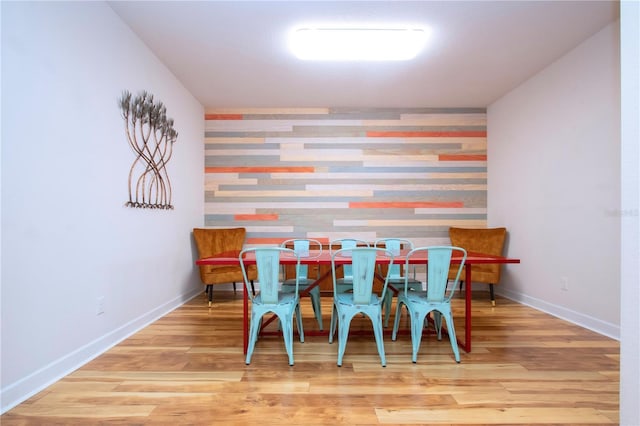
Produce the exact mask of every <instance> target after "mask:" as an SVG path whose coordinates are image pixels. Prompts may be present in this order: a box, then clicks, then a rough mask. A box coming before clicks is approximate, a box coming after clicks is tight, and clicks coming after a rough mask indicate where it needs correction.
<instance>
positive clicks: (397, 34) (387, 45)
mask: <svg viewBox="0 0 640 426" xmlns="http://www.w3.org/2000/svg"><path fill="white" fill-rule="evenodd" d="M427 38H428V32H427V30H425V29H422V28H299V29H296V30H294V31H293V32H292V33H291V37H290V48H291V51H292V52H293V53H294V55H296V56H297V57H298V58H299V59H303V60H318V61H405V60H409V59H413V58H415V56H416V55H417V54H418V52H419V51H420V50H421V49H422V48H423V47H424V45H425V44H426V41H427Z"/></svg>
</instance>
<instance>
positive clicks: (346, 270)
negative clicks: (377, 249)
mask: <svg viewBox="0 0 640 426" xmlns="http://www.w3.org/2000/svg"><path fill="white" fill-rule="evenodd" d="M338 242H339V243H340V248H341V249H351V248H354V247H358V244H360V245H361V246H366V247H369V243H367V242H366V241H364V240H358V239H356V238H343V239H340V240H335V241H333V242H331V244H330V245H329V247H331V246H333V245H334V243H338ZM349 253H350V251H345V252H344V254H343V256H349ZM342 272H343V274H344V278H345V279H348V280H350V279H352V278H353V271H352V269H351V265H344V266H343V267H342Z"/></svg>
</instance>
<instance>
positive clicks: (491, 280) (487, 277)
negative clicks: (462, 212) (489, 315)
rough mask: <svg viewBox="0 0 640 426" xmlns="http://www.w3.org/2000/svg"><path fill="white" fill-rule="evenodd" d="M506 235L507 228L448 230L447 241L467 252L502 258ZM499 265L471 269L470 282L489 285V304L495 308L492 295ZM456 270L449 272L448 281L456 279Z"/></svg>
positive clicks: (499, 269)
mask: <svg viewBox="0 0 640 426" xmlns="http://www.w3.org/2000/svg"><path fill="white" fill-rule="evenodd" d="M506 235H507V228H489V229H466V228H449V239H450V240H451V244H452V245H454V246H457V247H462V248H463V249H465V250H467V251H468V252H475V253H484V254H491V255H494V256H502V255H503V254H502V250H503V248H504V240H505V237H506ZM501 270H502V265H500V264H487V265H484V264H478V265H473V267H472V268H471V281H472V282H478V283H485V284H489V292H490V293H491V304H492V305H494V306H495V304H496V299H495V296H494V294H493V286H494V285H496V284H498V283H499V282H500V271H501ZM457 271H458V269H457V268H453V267H452V269H450V270H449V279H451V280H453V279H455V278H456V273H457ZM464 274H465V270H464V269H463V272H462V275H461V280H460V286H461V287H462V279H463V278H464V276H465V275H464Z"/></svg>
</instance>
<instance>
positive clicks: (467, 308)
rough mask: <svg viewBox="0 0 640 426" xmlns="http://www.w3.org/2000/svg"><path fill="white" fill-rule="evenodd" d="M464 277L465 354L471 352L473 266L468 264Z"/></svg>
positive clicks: (463, 345) (463, 346)
mask: <svg viewBox="0 0 640 426" xmlns="http://www.w3.org/2000/svg"><path fill="white" fill-rule="evenodd" d="M464 271H465V277H464V299H465V302H464V343H463V344H462V345H461V346H462V348H463V349H464V350H465V352H471V265H469V264H466V265H465V268H464Z"/></svg>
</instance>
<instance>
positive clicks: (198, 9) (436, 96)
mask: <svg viewBox="0 0 640 426" xmlns="http://www.w3.org/2000/svg"><path fill="white" fill-rule="evenodd" d="M109 4H110V6H111V7H112V8H113V10H114V11H115V12H116V13H117V14H118V15H119V16H120V17H121V18H122V19H123V20H124V22H125V23H126V24H128V25H129V27H131V29H132V30H133V31H134V32H135V33H136V34H137V35H138V36H139V37H140V38H141V39H142V40H143V41H144V42H145V43H146V44H147V46H149V48H150V49H151V50H152V51H153V52H154V53H155V54H156V55H157V56H158V58H159V59H160V60H161V61H162V62H163V63H164V64H166V66H167V67H169V69H170V70H171V71H172V72H173V73H174V74H175V75H176V77H177V78H178V79H179V80H180V81H181V82H182V83H183V84H184V85H185V87H186V88H187V89H188V90H189V91H190V92H191V93H192V94H193V95H194V96H195V97H196V98H197V99H198V100H199V101H200V102H201V103H202V105H203V106H204V107H205V108H221V107H227V108H236V107H342V108H349V107H358V108H366V107H485V106H487V105H489V104H491V103H492V102H493V101H495V100H496V99H498V98H500V97H501V96H503V95H504V94H505V93H507V92H508V91H510V90H511V89H513V88H515V87H516V86H518V85H519V84H520V83H522V82H523V81H525V80H526V79H527V78H529V77H531V76H532V75H534V74H535V73H536V72H538V71H540V70H541V69H542V68H544V67H545V66H547V65H548V64H550V63H552V62H553V61H554V60H556V59H558V58H559V57H561V56H562V55H563V54H564V53H566V52H567V51H569V50H571V49H572V48H573V47H575V46H576V45H578V44H579V43H580V42H582V41H583V40H585V39H586V38H588V37H589V36H591V35H593V34H595V33H596V32H597V31H598V30H600V29H601V28H603V27H604V26H606V25H607V24H608V23H610V22H613V21H615V20H616V19H618V16H619V14H618V13H619V2H618V1H617V0H615V1H613V0H611V1H595V0H588V1H577V0H571V1H561V0H555V1H435V0H434V1H281V2H278V1H195V2H191V1H115V2H109ZM326 23H336V24H362V23H372V24H381V23H384V24H396V23H397V24H413V25H419V26H429V27H431V28H432V29H433V33H432V37H431V41H430V43H429V46H428V47H427V49H426V50H425V51H423V52H422V53H421V54H420V55H419V56H418V58H416V59H415V60H413V61H408V62H404V61H403V62H390V63H380V62H377V63H319V62H308V61H300V60H298V59H296V58H295V57H294V56H293V55H291V54H290V52H289V51H288V48H287V42H286V36H287V34H288V32H289V31H290V30H291V29H292V28H294V27H296V26H299V25H305V24H307V25H309V24H326ZM141 89H142V88H141Z"/></svg>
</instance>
